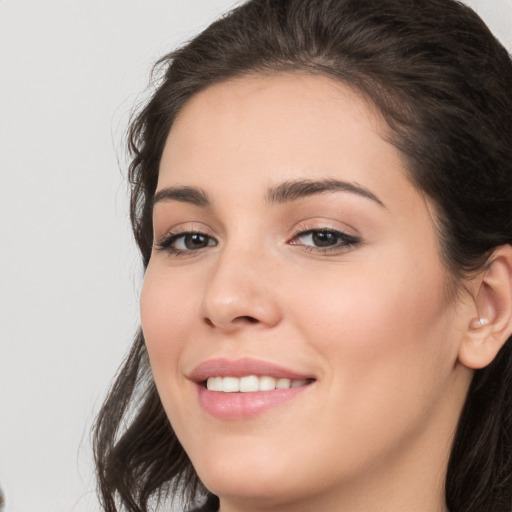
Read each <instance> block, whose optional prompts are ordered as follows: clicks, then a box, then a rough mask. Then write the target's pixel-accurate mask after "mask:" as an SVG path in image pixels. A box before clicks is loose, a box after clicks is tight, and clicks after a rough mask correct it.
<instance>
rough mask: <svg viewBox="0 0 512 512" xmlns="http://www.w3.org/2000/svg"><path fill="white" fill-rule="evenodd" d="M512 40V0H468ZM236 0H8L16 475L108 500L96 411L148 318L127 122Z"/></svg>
mask: <svg viewBox="0 0 512 512" xmlns="http://www.w3.org/2000/svg"><path fill="white" fill-rule="evenodd" d="M468 3H469V4H470V5H472V6H473V7H475V8H476V9H477V10H478V11H479V12H480V14H481V15H482V16H483V17H484V19H485V20H486V21H487V22H488V24H489V25H490V26H491V28H492V29H493V31H494V32H495V34H497V35H498V37H499V38H500V39H501V40H502V42H503V43H504V44H505V45H506V46H507V48H508V49H509V50H512V0H468ZM234 4H235V2H234V1H233V0H44V1H41V0H0V173H1V174H0V176H1V182H0V183H1V185H0V486H1V487H2V488H3V490H4V493H5V495H6V502H7V506H6V512H71V511H73V512H95V511H98V510H99V506H98V504H97V501H96V498H95V482H94V476H93V466H92V460H91V449H90V435H89V430H90V425H91V423H92V420H93V418H94V415H95V413H96V412H97V410H98V407H99V406H100V404H101V401H102V399H103V397H104V395H105V393H106V390H107V388H108V385H109V383H110V382H111V379H112V377H113V375H114V373H115V371H116V369H117V367H118V365H119V363H120V362H121V360H122V358H123V356H124V354H125V353H126V351H127V349H128V347H129V345H130V343H131V340H132V336H133V334H134V332H135V329H136V326H137V324H138V293H139V290H140V286H141V281H142V272H141V266H140V263H139V259H138V255H137V253H136V250H135V247H134V244H133V242H132V240H131V234H130V227H129V221H128V213H127V212H128V202H127V196H128V189H127V186H126V183H125V181H124V177H123V174H122V172H124V171H125V169H126V159H125V156H124V152H123V145H122V142H123V134H124V131H125V129H126V125H127V120H128V116H129V113H130V111H131V109H132V107H133V106H134V104H135V103H136V102H137V101H140V100H142V99H143V98H144V97H145V96H144V91H145V90H146V86H147V84H148V78H149V71H150V68H151V65H152V63H154V61H155V60H156V59H157V58H158V57H159V56H161V55H163V54H164V53H167V52H168V51H170V50H171V49H172V48H174V47H175V46H176V45H177V44H179V43H181V42H184V41H186V40H187V39H189V38H190V37H191V36H193V35H194V34H196V33H197V32H198V31H199V30H200V29H201V28H203V27H205V26H206V25H207V23H209V22H211V21H212V20H213V19H215V18H216V17H217V16H218V15H219V14H221V13H222V12H224V11H226V10H227V9H229V8H230V7H232V6H233V5H234Z"/></svg>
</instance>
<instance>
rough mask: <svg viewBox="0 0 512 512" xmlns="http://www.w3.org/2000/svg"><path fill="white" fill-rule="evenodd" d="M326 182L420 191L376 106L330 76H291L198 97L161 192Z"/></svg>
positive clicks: (168, 161) (164, 163)
mask: <svg viewBox="0 0 512 512" xmlns="http://www.w3.org/2000/svg"><path fill="white" fill-rule="evenodd" d="M326 177H328V178H337V179H343V180H347V181H353V182H357V183H359V184H361V185H363V186H367V187H368V188H376V189H378V190H380V193H384V195H387V193H388V192H393V190H395V189H396V188H397V185H399V184H400V185H401V186H402V187H406V188H411V187H412V185H411V184H410V182H409V180H408V178H407V174H406V172H405V169H404V166H403V162H402V159H401V155H400V153H399V152H398V150H397V149H396V148H395V147H394V146H393V145H391V144H390V143H389V142H388V141H387V139H386V125H385V123H384V122H383V121H382V119H381V118H380V116H379V115H378V113H377V112H376V109H375V107H373V106H372V105H371V104H369V103H368V102H367V101H366V100H365V99H364V98H363V97H362V96H361V95H359V94H357V93H356V92H355V91H353V90H352V89H350V88H349V87H347V86H345V85H344V84H342V83H340V82H338V81H335V80H333V79H330V78H328V77H325V76H320V75H311V74H305V73H284V74H274V75H268V76H267V75H264V76H263V75H255V76H248V77H244V78H239V79H236V80H232V81H228V82H223V83H220V84H216V85H213V86H211V87H209V88H207V89H206V90H204V91H202V92H201V93H199V94H197V95H195V96H194V97H192V99H191V100H189V102H188V103H186V104H185V106H184V107H183V109H182V110H181V112H180V114H179V115H178V117H177V119H176V120H175V122H174V125H173V127H172V129H171V131H170V133H169V136H168V140H167V143H166V146H165V149H164V152H163V155H162V160H161V166H160V173H159V185H158V188H161V187H163V186H169V185H174V184H179V185H192V186H201V187H205V186H208V188H211V189H212V191H217V190H218V191H222V190H229V189H233V187H236V189H237V190H240V189H241V188H243V185H248V184H249V183H250V184H251V186H252V187H253V190H254V189H255V188H257V189H260V188H261V190H262V191H263V189H267V188H268V187H269V186H274V185H276V184H279V183H280V182H282V181H286V180H296V179H318V178H326ZM369 185H371V187H369ZM414 192H415V193H416V195H417V191H415V189H414Z"/></svg>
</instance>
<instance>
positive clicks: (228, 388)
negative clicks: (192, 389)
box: [206, 375, 307, 393]
mask: <svg viewBox="0 0 512 512" xmlns="http://www.w3.org/2000/svg"><path fill="white" fill-rule="evenodd" d="M306 384H307V381H306V380H298V379H295V380H291V379H285V378H282V379H274V377H269V376H267V375H264V376H262V377H257V376H256V375H247V376H246V377H242V378H238V377H210V378H209V379H208V380H207V381H206V387H207V388H208V389H209V390H210V391H222V392H224V393H236V392H238V391H241V392H242V393H253V392H255V391H273V390H274V389H289V388H298V387H300V386H304V385H306Z"/></svg>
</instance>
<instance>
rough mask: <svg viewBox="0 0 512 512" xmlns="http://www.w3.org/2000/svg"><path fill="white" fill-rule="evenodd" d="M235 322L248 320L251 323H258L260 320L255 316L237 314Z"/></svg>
mask: <svg viewBox="0 0 512 512" xmlns="http://www.w3.org/2000/svg"><path fill="white" fill-rule="evenodd" d="M233 322H247V323H249V324H257V323H258V320H257V319H256V318H254V317H253V316H237V317H236V318H235V319H234V320H233Z"/></svg>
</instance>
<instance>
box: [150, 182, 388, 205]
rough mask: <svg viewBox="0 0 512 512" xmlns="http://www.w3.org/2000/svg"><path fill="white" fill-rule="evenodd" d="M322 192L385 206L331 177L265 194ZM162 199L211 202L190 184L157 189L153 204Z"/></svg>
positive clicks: (276, 198) (286, 196)
mask: <svg viewBox="0 0 512 512" xmlns="http://www.w3.org/2000/svg"><path fill="white" fill-rule="evenodd" d="M324 192H350V193H353V194H357V195H359V196H361V197H365V198H366V199H371V200H372V201H374V202H375V203H377V204H378V205H380V206H382V207H384V208H385V205H384V203H383V202H382V201H381V200H380V199H379V198H378V197H377V196H376V195H375V194H374V193H373V192H371V191H370V190H368V189H367V188H365V187H363V186H361V185H359V184H357V183H351V182H347V181H340V180H337V179H332V178H326V179H322V180H296V181H285V182H284V183H281V184H279V185H277V186H275V187H271V188H270V189H269V190H268V192H267V194H266V200H267V201H268V202H270V203H287V202H290V201H297V200H298V199H302V198H305V197H309V196H313V195H316V194H322V193H324ZM163 201H178V202H181V203H189V204H193V205H195V206H200V207H203V208H206V207H208V206H211V204H212V201H211V200H210V199H209V197H208V194H207V193H206V192H205V191H204V190H203V189H201V188H197V187H190V186H173V187H166V188H163V189H161V190H159V191H158V192H157V193H156V194H155V196H154V198H153V206H155V204H157V203H159V202H163Z"/></svg>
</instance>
